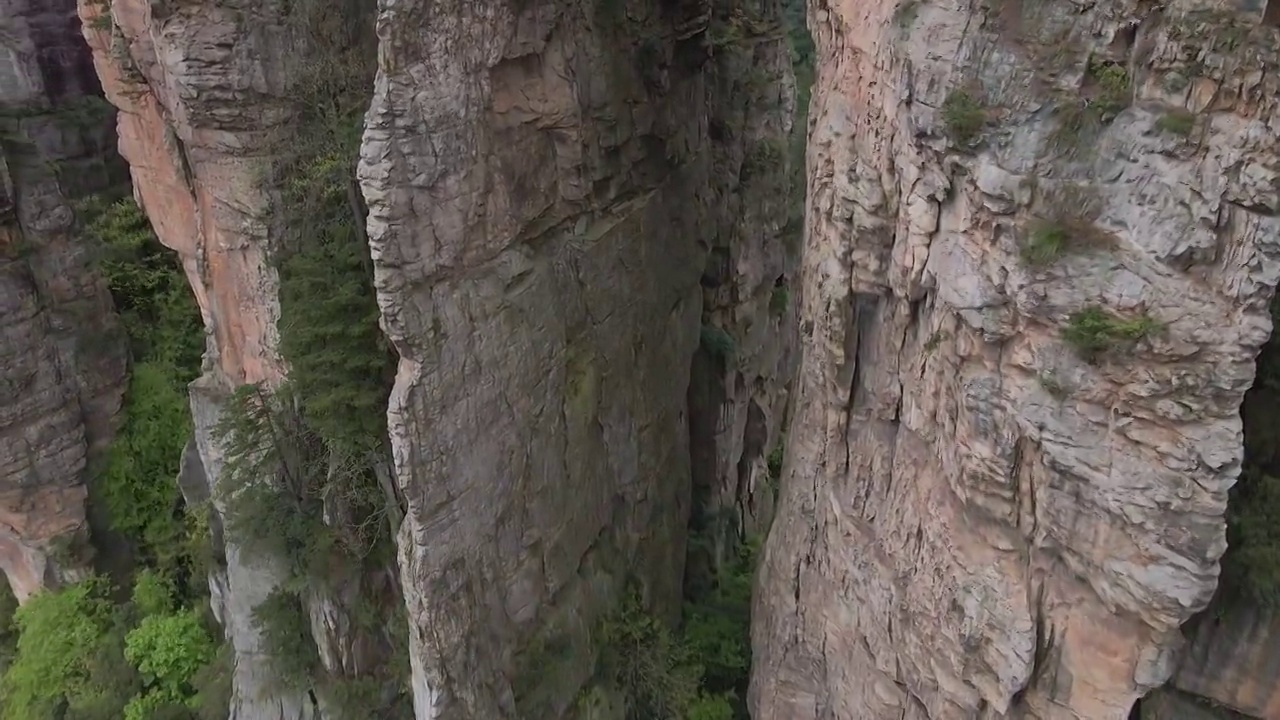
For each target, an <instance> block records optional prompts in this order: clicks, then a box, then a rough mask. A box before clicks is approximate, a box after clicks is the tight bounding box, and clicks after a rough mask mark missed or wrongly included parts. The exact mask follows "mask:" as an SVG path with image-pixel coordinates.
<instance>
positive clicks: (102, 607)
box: [0, 579, 113, 720]
mask: <svg viewBox="0 0 1280 720" xmlns="http://www.w3.org/2000/svg"><path fill="white" fill-rule="evenodd" d="M106 592H107V584H106V583H105V582H104V581H102V580H100V579H91V580H86V581H84V582H82V583H79V584H76V585H72V586H70V587H68V588H66V589H64V590H62V591H60V592H45V593H40V594H38V595H36V596H34V597H32V598H30V599H29V600H28V601H27V603H26V604H25V605H23V606H22V607H20V608H18V610H17V612H16V613H15V614H14V622H15V624H16V626H17V628H18V632H19V636H18V642H17V652H16V654H15V657H14V659H13V663H12V664H11V665H10V666H9V668H8V670H7V671H6V672H5V675H4V677H3V679H0V697H3V698H4V708H3V711H4V715H3V720H47V719H48V718H52V717H54V716H55V711H56V709H57V708H58V707H59V706H60V705H61V704H62V703H64V702H65V703H67V704H68V705H69V706H71V707H73V708H77V707H80V708H84V707H89V706H92V705H94V704H95V703H96V702H97V701H98V700H100V699H101V697H102V696H103V694H104V689H103V688H100V687H97V686H96V685H95V683H93V682H92V674H93V670H94V664H95V661H96V660H97V656H98V655H99V654H100V653H102V652H104V651H107V650H109V647H110V637H109V636H110V634H111V631H112V629H113V619H112V607H111V603H110V602H109V601H108V600H107V596H106Z"/></svg>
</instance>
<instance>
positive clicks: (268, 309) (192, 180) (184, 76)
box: [80, 0, 318, 720]
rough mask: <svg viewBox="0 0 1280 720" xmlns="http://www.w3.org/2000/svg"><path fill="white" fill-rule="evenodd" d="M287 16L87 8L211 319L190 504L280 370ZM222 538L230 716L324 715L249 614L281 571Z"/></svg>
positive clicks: (220, 612) (219, 8)
mask: <svg viewBox="0 0 1280 720" xmlns="http://www.w3.org/2000/svg"><path fill="white" fill-rule="evenodd" d="M280 12H281V11H280V7H279V6H278V4H275V3H266V4H263V3H257V2H253V3H236V2H219V3H206V4H202V5H190V4H188V5H184V6H181V7H177V6H175V7H173V8H168V7H166V6H165V5H164V4H158V3H148V2H142V1H141V0H115V1H114V2H111V3H110V4H107V5H99V4H97V3H91V2H86V3H81V5H80V14H81V17H82V18H83V19H84V34H85V38H86V39H87V40H88V41H89V44H90V46H91V47H92V48H93V51H94V56H93V57H94V62H95V65H96V67H97V72H98V75H99V76H100V77H101V78H102V83H103V86H104V89H105V90H106V94H107V98H108V99H109V100H110V101H111V102H112V103H113V104H114V105H115V106H116V107H117V108H119V110H120V116H119V148H120V153H121V155H123V156H124V158H125V160H127V161H128V163H129V167H130V170H131V172H132V175H133V185H134V192H135V197H136V198H137V199H138V201H139V205H140V206H141V207H142V208H143V209H144V210H145V211H146V212H147V215H148V217H149V218H150V220H151V224H152V227H153V228H154V229H155V231H156V235H157V237H159V239H160V241H161V242H162V243H164V244H165V245H166V246H168V247H170V248H172V249H173V250H175V251H177V253H178V254H179V256H180V257H181V259H182V264H183V267H184V269H185V270H186V274H187V278H188V280H189V281H190V283H191V287H192V290H193V292H194V293H195V296H196V299H197V301H198V302H199V305H200V310H201V315H202V317H203V318H204V322H205V326H206V337H207V343H208V347H207V352H206V363H205V372H204V375H203V376H202V377H201V378H200V379H199V380H197V381H196V383H194V384H193V386H192V392H191V406H192V415H193V418H194V420H195V428H196V433H195V442H194V449H195V450H196V452H197V453H198V456H199V458H198V462H194V461H191V462H188V463H185V464H184V469H183V476H182V489H183V491H184V493H185V494H186V495H187V497H188V499H189V500H191V501H193V502H198V501H199V500H202V499H204V498H207V497H213V498H215V505H218V503H217V500H216V499H217V498H219V497H220V496H219V495H218V494H217V493H216V492H215V490H216V487H217V482H218V479H219V477H220V474H221V468H222V465H223V457H222V452H221V450H220V448H219V447H218V443H217V442H216V441H215V439H214V437H213V432H212V428H213V426H214V425H215V424H216V422H217V419H218V417H219V414H220V412H221V408H222V405H223V403H224V402H225V400H226V398H227V396H228V395H229V393H230V392H231V390H232V389H234V388H235V387H237V386H239V385H242V384H247V383H265V384H266V385H268V386H275V385H277V384H278V383H279V382H280V381H281V379H282V378H283V377H284V368H283V364H282V362H281V360H280V357H279V354H278V351H277V349H276V347H277V343H278V337H277V332H276V320H277V318H278V315H279V304H278V297H277V293H278V282H277V279H276V274H275V271H274V269H273V268H272V267H271V265H270V263H269V262H268V254H267V253H268V248H269V244H270V240H271V237H272V228H271V227H270V225H269V217H270V216H269V212H268V209H269V207H270V188H264V187H262V183H261V181H262V178H263V168H265V167H266V164H267V163H268V162H269V160H270V157H271V155H270V153H271V143H270V140H271V138H272V137H273V133H275V132H276V131H277V130H278V128H280V127H281V126H282V124H283V123H285V122H286V121H287V119H288V112H287V104H286V101H285V98H286V97H287V83H288V78H289V75H288V71H289V69H290V65H289V61H288V57H289V48H290V47H292V45H293V43H292V42H291V40H290V37H289V35H288V34H287V33H286V32H285V29H284V27H283V26H282V24H281V22H280ZM189 460H191V459H190V458H189ZM201 484H204V485H205V488H204V489H203V490H201V489H200V487H199V486H200V485H201ZM219 509H220V510H221V509H222V508H221V507H219ZM223 539H224V547H223V548H222V550H223V552H222V555H221V559H223V560H224V561H225V562H224V564H222V565H220V566H219V567H217V568H215V570H214V572H213V574H212V576H211V577H210V579H209V584H210V589H211V593H212V597H213V605H214V611H215V614H216V615H217V616H218V618H219V620H220V621H221V622H222V624H223V628H224V630H225V631H226V635H227V639H228V641H229V642H230V643H231V645H232V647H233V648H234V658H235V671H234V681H233V686H234V696H233V698H232V701H231V718H233V719H241V720H303V719H307V718H314V717H318V711H317V709H316V706H315V702H314V698H309V697H308V695H307V693H306V692H305V690H288V689H284V688H280V687H277V686H276V685H275V684H273V683H272V682H271V677H272V676H271V672H270V670H269V659H268V658H267V657H266V656H265V655H264V653H263V651H262V648H261V644H262V639H261V637H260V634H259V632H258V630H257V628H256V627H255V625H254V623H253V618H252V612H253V608H254V607H255V606H256V605H257V604H259V603H260V602H262V600H264V599H265V598H266V597H267V595H269V594H270V593H271V591H272V590H273V589H274V588H275V587H276V586H277V585H278V584H279V583H280V582H281V580H282V579H283V577H284V571H283V570H282V569H281V568H280V567H278V566H276V565H275V564H274V563H272V562H271V560H270V559H269V558H258V557H248V556H246V555H244V554H243V553H241V552H240V551H239V548H238V547H237V546H236V545H235V543H234V542H232V541H231V540H230V539H229V538H223Z"/></svg>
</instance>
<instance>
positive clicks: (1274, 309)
mask: <svg viewBox="0 0 1280 720" xmlns="http://www.w3.org/2000/svg"><path fill="white" fill-rule="evenodd" d="M1271 317H1272V321H1273V323H1274V325H1275V326H1276V327H1280V295H1277V296H1276V297H1274V298H1273V299H1272V301H1271ZM1277 398H1280V334H1277V333H1275V332H1274V331H1273V332H1272V335H1271V337H1270V338H1269V339H1268V340H1267V342H1266V344H1265V345H1263V346H1262V351H1261V352H1260V353H1259V354H1258V360H1257V378H1256V379H1255V381H1254V385H1253V388H1251V389H1250V390H1249V394H1248V395H1246V396H1245V402H1244V405H1243V406H1242V407H1241V411H1240V415H1241V419H1242V420H1243V421H1244V438H1245V443H1244V452H1245V456H1244V468H1243V470H1242V471H1241V473H1240V478H1239V480H1237V482H1236V484H1235V485H1234V486H1233V487H1232V488H1231V495H1230V500H1229V502H1228V503H1227V552H1226V554H1225V555H1223V557H1222V581H1221V585H1222V590H1223V595H1224V596H1226V598H1227V599H1229V600H1231V601H1235V602H1244V603H1246V604H1256V605H1261V606H1263V607H1267V608H1276V607H1280V434H1278V433H1277V432H1276V428H1277V427H1280V413H1278V412H1277V407H1278V406H1277ZM1228 607H1229V606H1228Z"/></svg>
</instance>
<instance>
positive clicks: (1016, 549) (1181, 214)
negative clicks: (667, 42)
mask: <svg viewBox="0 0 1280 720" xmlns="http://www.w3.org/2000/svg"><path fill="white" fill-rule="evenodd" d="M1261 19H1262V18H1261V15H1260V8H1247V7H1241V8H1235V7H1230V8H1228V7H1220V6H1213V7H1207V6H1197V5H1192V4H1189V3H1179V2H1175V3H1168V4H1163V5H1155V4H1150V3H1131V2H1106V3H1089V4H1070V3H1068V4H1058V5H1055V4H1044V3H1024V2H1005V3H1002V4H998V5H997V4H978V5H972V6H970V5H955V4H949V3H945V2H943V3H937V2H906V3H902V4H899V5H897V6H894V5H893V4H891V3H860V2H853V1H852V0H848V1H839V2H837V1H836V0H813V1H812V2H810V6H809V22H810V27H811V29H812V30H813V33H814V35H815V39H816V41H817V45H818V79H817V86H816V87H815V91H814V100H813V105H812V115H813V125H812V126H811V137H810V145H809V150H808V219H807V236H806V245H805V254H804V262H803V267H802V270H801V284H802V287H803V292H802V295H803V299H802V304H801V317H802V318H803V339H802V344H803V353H802V354H803V361H802V363H801V368H800V372H799V376H798V379H797V381H796V390H795V392H796V398H795V408H796V410H795V414H794V418H793V420H792V422H791V425H790V432H789V435H788V439H787V453H786V465H785V468H784V471H783V478H782V487H783V493H782V499H781V504H780V509H779V515H778V518H777V520H776V524H775V527H774V531H773V533H772V534H771V536H770V538H769V542H768V544H767V546H766V551H765V556H764V560H763V565H762V569H761V576H760V579H759V586H758V597H757V601H756V607H755V612H756V617H755V628H754V645H755V651H756V665H755V668H754V678H753V685H752V706H753V711H754V713H755V717H758V718H788V719H795V720H800V719H802V718H823V719H828V720H830V719H835V718H849V719H856V720H877V719H879V718H886V719H887V718H894V719H895V720H901V719H903V718H913V719H917V720H922V719H924V718H931V719H935V720H936V719H942V718H1080V719H1084V718H1088V719H1089V720H1105V719H1107V718H1124V717H1126V716H1128V714H1129V712H1130V709H1131V708H1132V706H1133V705H1134V701H1135V700H1136V699H1137V698H1139V697H1140V696H1142V695H1143V694H1145V693H1146V692H1147V691H1148V690H1150V689H1151V688H1154V687H1156V686H1159V685H1160V684H1162V683H1163V682H1164V681H1165V680H1166V679H1167V678H1168V677H1169V676H1170V674H1171V673H1172V672H1173V670H1174V667H1175V660H1176V657H1177V655H1176V653H1177V651H1178V650H1179V648H1180V645H1181V643H1182V640H1181V635H1180V633H1179V626H1180V625H1181V624H1182V623H1183V622H1184V621H1185V620H1187V619H1188V618H1189V617H1191V616H1192V615H1193V614H1194V613H1195V612H1196V611H1198V610H1200V609H1201V608H1203V607H1204V606H1205V605H1206V603H1208V602H1209V600H1210V597H1211V595H1212V594H1213V591H1214V587H1215V584H1216V580H1217V560H1218V558H1219V556H1220V555H1221V554H1222V552H1223V550H1224V548H1225V541H1224V526H1225V523H1224V512H1225V506H1226V500H1227V490H1228V488H1229V487H1230V486H1231V484H1232V483H1233V482H1234V481H1235V478H1236V476H1237V474H1238V472H1239V469H1240V462H1241V455H1242V451H1241V432H1240V428H1241V424H1240V417H1239V408H1240V404H1241V398H1242V396H1243V394H1244V392H1245V390H1246V389H1247V388H1248V387H1249V385H1250V383H1251V381H1252V378H1253V373H1254V366H1253V358H1254V355H1255V354H1256V353H1257V351H1258V348H1259V346H1260V345H1261V344H1262V343H1263V342H1264V341H1265V340H1266V339H1267V336H1268V333H1269V332H1270V330H1271V321H1270V318H1269V316H1268V314H1267V305H1268V301H1269V300H1270V297H1271V295H1272V293H1273V289H1274V287H1275V283H1276V280H1277V274H1278V273H1280V264H1277V253H1278V252H1280V245H1278V243H1277V237H1280V236H1278V235H1277V230H1280V227H1278V222H1277V219H1276V217H1275V215H1274V210H1275V208H1276V207H1277V197H1276V192H1277V190H1276V187H1277V186H1276V183H1275V179H1276V177H1277V170H1276V165H1275V158H1276V154H1277V149H1278V148H1277V144H1276V135H1275V133H1274V132H1273V131H1272V130H1271V128H1272V127H1274V125H1275V123H1276V122H1277V118H1276V103H1275V101H1274V98H1275V97H1276V93H1277V90H1278V89H1280V88H1277V87H1276V81H1275V77H1276V76H1275V74H1274V70H1275V68H1276V59H1277V58H1276V53H1275V48H1276V47H1277V37H1276V33H1277V31H1276V30H1275V29H1273V28H1271V27H1269V26H1266V25H1263V24H1262V23H1261ZM1046 233H1052V234H1051V235H1049V236H1047V237H1048V238H1049V242H1048V245H1049V247H1048V249H1047V250H1046V242H1047V241H1046ZM1059 241H1061V242H1059Z"/></svg>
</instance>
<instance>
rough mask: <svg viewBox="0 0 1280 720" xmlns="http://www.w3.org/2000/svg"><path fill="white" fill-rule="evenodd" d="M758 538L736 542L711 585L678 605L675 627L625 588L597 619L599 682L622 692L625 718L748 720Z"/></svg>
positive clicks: (647, 719) (638, 719) (646, 719)
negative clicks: (611, 607)
mask: <svg viewBox="0 0 1280 720" xmlns="http://www.w3.org/2000/svg"><path fill="white" fill-rule="evenodd" d="M757 547H758V546H757V544H756V543H754V542H752V543H746V544H744V545H742V546H741V547H740V548H739V550H738V553H737V555H736V556H735V557H734V558H733V559H732V560H731V561H730V562H729V563H727V564H726V565H725V566H724V567H723V568H722V570H721V571H720V573H719V574H718V575H717V577H716V578H715V580H714V582H713V583H712V585H711V587H710V588H709V589H707V590H705V591H703V592H701V593H699V594H698V595H697V596H695V597H690V598H689V599H688V600H687V601H686V603H685V606H684V612H683V620H682V623H681V627H680V629H679V631H678V632H677V631H676V630H673V629H671V628H669V627H668V626H667V625H666V624H665V623H664V622H663V621H662V620H660V619H659V618H657V617H655V616H654V615H652V614H650V613H649V612H648V611H647V610H645V608H644V605H643V603H642V602H641V599H640V596H639V594H637V593H634V592H632V593H629V594H628V595H627V596H626V597H625V598H624V600H623V602H622V603H621V604H620V605H619V606H618V608H617V609H616V610H615V611H614V612H613V613H612V614H611V615H610V616H608V617H607V618H606V619H605V620H604V622H602V623H601V625H600V628H599V630H598V632H597V640H598V641H599V642H600V645H601V651H600V658H599V662H600V666H599V668H598V669H599V670H600V671H601V677H602V679H603V681H604V682H605V683H606V684H607V685H608V686H610V687H612V688H614V689H615V690H616V691H618V692H620V694H621V695H622V696H623V697H624V698H625V701H626V705H627V712H626V717H627V720H651V719H652V718H668V717H669V718H681V719H682V720H747V719H748V718H749V717H750V716H749V715H748V713H747V708H746V704H745V698H746V690H747V680H748V671H749V669H750V667H751V634H750V626H751V582H752V577H753V575H754V571H755V558H756V555H757Z"/></svg>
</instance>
